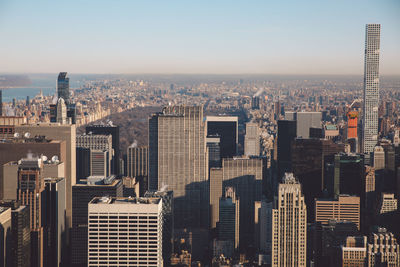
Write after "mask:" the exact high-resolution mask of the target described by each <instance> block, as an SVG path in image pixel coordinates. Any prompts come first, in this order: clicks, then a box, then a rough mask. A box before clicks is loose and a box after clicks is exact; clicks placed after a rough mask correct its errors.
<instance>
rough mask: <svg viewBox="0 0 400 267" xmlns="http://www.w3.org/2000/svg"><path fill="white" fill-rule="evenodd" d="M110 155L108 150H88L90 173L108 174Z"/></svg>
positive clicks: (102, 175) (95, 174) (93, 174)
mask: <svg viewBox="0 0 400 267" xmlns="http://www.w3.org/2000/svg"><path fill="white" fill-rule="evenodd" d="M110 162H111V161H110V156H109V151H108V150H95V149H91V150H90V175H91V176H100V177H108V176H110V169H111V168H110V167H111V166H110Z"/></svg>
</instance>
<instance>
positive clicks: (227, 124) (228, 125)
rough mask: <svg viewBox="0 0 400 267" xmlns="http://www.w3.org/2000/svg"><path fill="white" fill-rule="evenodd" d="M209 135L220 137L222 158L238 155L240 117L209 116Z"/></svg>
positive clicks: (207, 120) (207, 119)
mask: <svg viewBox="0 0 400 267" xmlns="http://www.w3.org/2000/svg"><path fill="white" fill-rule="evenodd" d="M206 122H207V136H214V137H215V136H219V137H220V155H221V158H232V157H234V156H236V154H237V149H238V142H239V138H238V117H236V116H207V117H206Z"/></svg>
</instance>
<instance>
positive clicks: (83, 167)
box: [76, 147, 90, 183]
mask: <svg viewBox="0 0 400 267" xmlns="http://www.w3.org/2000/svg"><path fill="white" fill-rule="evenodd" d="M89 176H90V148H85V147H76V182H77V183H78V182H79V181H80V180H81V179H85V178H87V177H89Z"/></svg>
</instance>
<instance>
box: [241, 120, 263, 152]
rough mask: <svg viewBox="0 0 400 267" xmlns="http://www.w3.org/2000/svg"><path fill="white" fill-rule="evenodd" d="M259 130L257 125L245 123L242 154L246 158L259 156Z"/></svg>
mask: <svg viewBox="0 0 400 267" xmlns="http://www.w3.org/2000/svg"><path fill="white" fill-rule="evenodd" d="M260 146H261V144H260V129H259V127H258V124H257V123H251V122H248V123H246V135H245V136H244V154H245V155H246V156H257V157H258V156H260Z"/></svg>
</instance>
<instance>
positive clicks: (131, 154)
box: [127, 146, 149, 193]
mask: <svg viewBox="0 0 400 267" xmlns="http://www.w3.org/2000/svg"><path fill="white" fill-rule="evenodd" d="M148 159H149V148H148V147H147V146H141V147H137V146H130V147H128V149H127V172H128V173H127V176H128V177H135V179H136V180H137V181H138V182H139V183H140V187H141V188H142V190H141V192H142V193H144V192H145V191H147V190H148V180H149V178H148V177H149V170H148V168H149V164H148Z"/></svg>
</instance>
